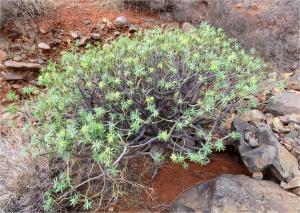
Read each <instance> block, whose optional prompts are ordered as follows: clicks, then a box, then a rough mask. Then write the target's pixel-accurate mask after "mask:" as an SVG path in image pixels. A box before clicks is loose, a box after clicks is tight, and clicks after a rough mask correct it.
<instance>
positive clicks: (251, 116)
mask: <svg viewBox="0 0 300 213" xmlns="http://www.w3.org/2000/svg"><path fill="white" fill-rule="evenodd" d="M240 119H241V120H243V121H246V122H248V121H264V120H265V119H266V116H265V115H264V114H263V113H262V112H261V111H259V110H257V109H253V110H251V111H248V112H245V113H244V114H243V115H242V116H241V118H240Z"/></svg>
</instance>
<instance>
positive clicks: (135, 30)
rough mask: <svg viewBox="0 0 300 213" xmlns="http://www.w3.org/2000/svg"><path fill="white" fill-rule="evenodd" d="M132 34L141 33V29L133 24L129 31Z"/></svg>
mask: <svg viewBox="0 0 300 213" xmlns="http://www.w3.org/2000/svg"><path fill="white" fill-rule="evenodd" d="M128 31H129V32H130V33H135V32H137V31H139V29H138V28H137V26H135V25H134V24H131V25H130V26H129V30H128Z"/></svg>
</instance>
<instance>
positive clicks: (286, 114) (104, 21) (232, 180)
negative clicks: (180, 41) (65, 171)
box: [0, 0, 300, 212]
mask: <svg viewBox="0 0 300 213" xmlns="http://www.w3.org/2000/svg"><path fill="white" fill-rule="evenodd" d="M262 5H263V4H258V6H257V7H254V8H253V4H251V5H250V6H249V5H248V6H247V7H250V10H251V11H252V13H251V15H253V13H255V11H261V10H259V9H261V8H263V9H265V7H262ZM83 6H84V9H82V7H83ZM202 6H203V5H202ZM243 8H246V6H245V5H243V4H241V5H237V4H235V6H234V9H238V10H239V11H241V10H243ZM246 12H249V11H246ZM79 14H80V15H79ZM204 16H205V15H204V14H203V16H201V18H203V17H204ZM185 21H186V20H185ZM192 22H193V23H197V21H196V22H195V21H194V20H191V23H192ZM34 23H35V24H34V25H32V24H29V23H28V24H25V25H24V26H17V25H15V24H13V23H9V24H8V25H7V26H6V27H5V28H4V30H3V31H2V37H1V38H0V73H1V75H0V91H1V92H0V139H3V138H4V137H6V136H7V135H8V132H9V131H8V130H9V129H10V128H11V127H9V126H8V125H7V124H8V119H9V117H10V116H9V113H8V112H7V111H6V109H7V108H6V107H7V106H8V105H10V104H15V105H18V104H19V103H20V102H23V101H24V100H25V99H26V98H27V97H26V96H24V94H23V93H22V88H24V87H25V86H28V85H36V78H37V76H38V74H39V72H40V70H41V69H42V68H43V67H44V66H46V65H47V63H48V62H49V60H54V61H59V60H60V55H61V53H62V52H63V51H65V50H67V49H69V48H71V47H72V46H77V47H78V51H84V49H85V47H86V46H87V45H88V44H89V43H91V44H96V43H105V42H110V41H112V40H113V39H115V38H117V37H119V36H121V35H126V36H129V37H131V36H134V33H136V32H137V31H139V30H143V29H145V28H152V27H154V26H158V27H162V28H165V29H166V30H169V29H172V28H174V27H181V28H182V29H183V30H184V31H187V32H188V31H191V30H192V29H193V28H194V26H193V25H192V24H191V23H189V22H183V21H182V22H177V21H174V19H172V18H170V17H169V16H160V15H157V14H152V13H148V12H144V11H143V12H141V11H136V10H132V11H128V10H121V11H120V10H118V9H114V10H112V9H111V5H107V3H99V2H96V1H91V0H86V1H72V3H65V4H62V5H60V7H59V8H57V9H56V10H55V11H54V12H53V13H50V14H49V15H48V16H47V17H42V18H39V19H37V20H35V22H34ZM293 35H295V34H293ZM296 52H297V50H296ZM294 53H295V52H293V54H294ZM287 61H288V60H287ZM275 64H276V63H275ZM268 79H269V80H268V82H266V86H265V91H264V93H262V94H259V95H258V96H257V97H256V98H257V102H259V103H260V104H259V106H258V107H257V109H253V110H251V111H250V112H247V113H245V114H244V115H242V116H241V117H240V118H237V119H234V120H232V121H229V123H232V125H231V128H233V129H235V130H237V131H238V132H239V133H240V135H241V138H240V139H239V141H232V142H230V144H229V145H231V146H232V147H234V149H235V150H236V152H237V153H238V154H239V155H240V158H241V161H242V162H243V164H244V165H245V167H246V168H247V169H248V171H249V172H250V174H251V175H249V173H248V172H247V171H246V170H244V168H243V167H242V166H240V164H238V163H237V161H236V160H234V161H231V160H228V158H227V157H225V158H224V156H223V157H221V158H218V157H216V159H215V160H214V158H212V165H214V164H213V163H214V162H217V163H215V166H211V167H209V166H207V167H206V168H203V167H197V166H195V165H194V166H191V168H192V169H191V170H188V171H187V172H185V171H181V170H180V169H179V168H178V167H176V166H174V165H171V166H170V165H169V168H167V169H162V171H161V172H160V174H159V175H158V178H157V181H156V182H155V183H154V184H153V185H154V187H155V189H156V190H157V191H163V192H160V198H159V201H164V202H165V203H167V207H164V209H165V208H168V205H169V204H170V203H172V201H173V200H174V199H175V197H176V195H177V194H179V193H181V192H182V191H183V190H186V189H187V188H189V187H191V186H194V185H195V184H197V183H199V182H200V184H199V185H197V186H195V187H193V188H191V189H190V190H188V191H186V192H184V193H183V194H182V195H181V196H180V197H179V198H178V199H177V201H175V202H174V203H173V205H172V206H171V211H173V212H199V211H201V212H202V211H203V212H206V211H210V212H241V211H245V212H269V211H272V212H299V211H300V209H299V208H300V207H299V203H300V171H299V169H300V67H299V63H298V62H297V61H296V63H295V60H294V61H293V60H292V61H291V62H290V66H289V69H284V70H280V71H279V72H270V74H269V75H268ZM280 82H283V83H284V84H283V83H280ZM36 86H38V85H36ZM282 89H284V91H283V92H282V91H281V90H282ZM12 90H13V91H16V94H17V95H18V96H19V100H17V101H11V100H8V99H7V94H8V92H9V91H12ZM18 115H19V114H18ZM18 117H20V116H17V118H18ZM18 125H19V126H22V119H19V120H18ZM2 141H4V140H2ZM0 142H1V140H0ZM1 143H3V142H1ZM18 150H19V149H18ZM3 156H4V155H0V157H3ZM5 156H9V155H7V154H6V155H5ZM226 156H227V155H226ZM220 159H221V160H220ZM222 161H224V163H223V164H224V165H223V167H222V166H221V164H222V163H221V162H222ZM224 167H225V169H224ZM231 167H232V168H231ZM170 168H171V169H170ZM216 168H217V170H218V171H214V169H216ZM18 169H22V168H20V167H18ZM168 169H169V170H168ZM2 171H4V170H2ZM178 171H181V172H178ZM211 171H213V172H212V173H209V172H211ZM33 172H35V170H33ZM176 172H178V174H179V175H178V176H176V175H177V174H176ZM184 173H186V176H184V175H182V174H184ZM196 173H197V174H196ZM222 173H231V174H244V175H248V176H251V177H252V178H250V177H247V176H241V175H236V176H235V175H221V176H219V177H217V176H218V175H220V174H222ZM199 174H201V175H199ZM203 174H208V175H206V176H205V177H203V176H204V175H203ZM172 175H174V177H176V178H178V179H179V180H178V181H177V182H175V181H174V179H176V178H171V179H170V180H169V179H168V177H169V178H170V177H173V176H172ZM0 176H1V175H0ZM214 177H215V178H214ZM166 179H167V181H166ZM183 179H184V181H186V182H188V183H189V184H185V185H184V186H182V187H177V189H176V187H174V190H170V191H168V190H169V189H167V188H166V186H168V188H172V185H176V184H180V182H183ZM208 179H211V180H208ZM172 181H174V182H172ZM204 181H206V182H204ZM166 182H168V183H169V184H166ZM203 182H204V183H203ZM1 183H2V182H1ZM0 188H1V187H0ZM166 191H168V193H167V192H166ZM164 192H165V194H164ZM172 193H173V195H172V196H170V194H172ZM174 193H176V195H175V196H174ZM0 197H1V196H0ZM0 201H1V199H0ZM159 201H158V202H159ZM200 201H201V202H200ZM155 204H157V205H158V203H155ZM147 205H148V206H147V207H149V208H151V207H150V206H149V204H147ZM254 207H255V208H254ZM121 209H122V208H121ZM0 210H1V209H0ZM138 210H141V209H140V208H139V209H138ZM132 211H136V209H134V210H132Z"/></svg>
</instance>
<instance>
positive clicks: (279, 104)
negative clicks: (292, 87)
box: [266, 92, 300, 116]
mask: <svg viewBox="0 0 300 213" xmlns="http://www.w3.org/2000/svg"><path fill="white" fill-rule="evenodd" d="M266 110H267V111H269V112H270V113H272V114H273V115H278V116H280V115H289V114H300V93H296V92H295V93H293V92H284V93H282V94H281V95H278V96H274V97H273V98H272V99H271V101H270V102H269V103H268V105H267V107H266Z"/></svg>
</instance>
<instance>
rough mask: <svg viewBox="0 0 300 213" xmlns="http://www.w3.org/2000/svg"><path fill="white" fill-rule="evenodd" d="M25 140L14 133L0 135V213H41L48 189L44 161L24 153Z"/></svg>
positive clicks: (47, 173) (46, 170) (45, 160)
mask: <svg viewBox="0 0 300 213" xmlns="http://www.w3.org/2000/svg"><path fill="white" fill-rule="evenodd" d="M23 143H24V137H23V136H21V134H20V133H19V132H17V131H16V130H15V131H14V132H13V131H11V132H9V133H8V134H6V135H5V136H3V135H1V134H0V210H3V211H4V212H42V206H43V194H44V192H45V191H47V189H48V188H49V183H50V181H49V180H50V179H49V174H50V172H49V167H48V165H49V164H48V161H47V159H43V158H39V159H35V160H33V158H32V157H31V156H29V155H26V154H25V153H24V145H23Z"/></svg>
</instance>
